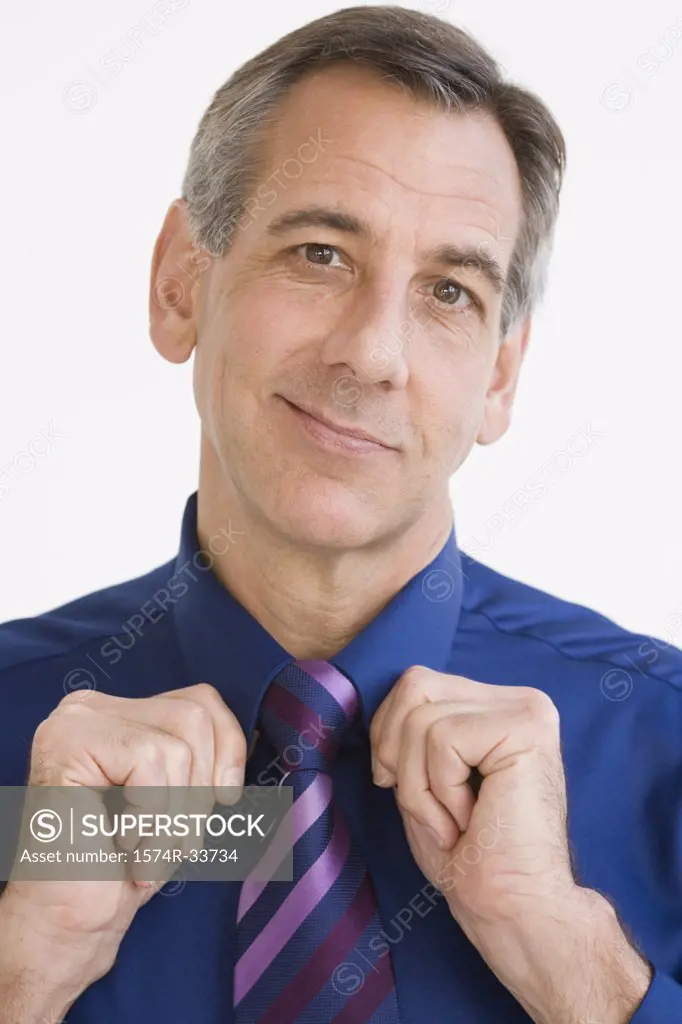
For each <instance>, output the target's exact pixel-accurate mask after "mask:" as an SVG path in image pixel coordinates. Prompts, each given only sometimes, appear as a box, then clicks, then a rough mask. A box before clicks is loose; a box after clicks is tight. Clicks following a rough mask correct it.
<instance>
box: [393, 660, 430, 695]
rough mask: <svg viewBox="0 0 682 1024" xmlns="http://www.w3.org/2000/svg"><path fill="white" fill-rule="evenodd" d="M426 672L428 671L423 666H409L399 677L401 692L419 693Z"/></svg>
mask: <svg viewBox="0 0 682 1024" xmlns="http://www.w3.org/2000/svg"><path fill="white" fill-rule="evenodd" d="M427 671H428V669H425V668H424V667H423V665H411V666H410V668H408V670H407V671H406V672H404V673H403V675H402V677H401V680H400V684H399V685H400V688H401V690H403V691H404V692H405V693H408V694H413V693H417V692H421V690H422V689H423V686H424V678H425V675H426V672H427Z"/></svg>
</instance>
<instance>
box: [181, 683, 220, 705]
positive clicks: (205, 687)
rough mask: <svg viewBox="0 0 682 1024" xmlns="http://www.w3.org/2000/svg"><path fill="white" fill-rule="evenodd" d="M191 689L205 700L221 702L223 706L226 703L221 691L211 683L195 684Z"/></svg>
mask: <svg viewBox="0 0 682 1024" xmlns="http://www.w3.org/2000/svg"><path fill="white" fill-rule="evenodd" d="M189 689H190V690H193V691H194V692H195V693H197V694H199V695H200V696H203V697H204V698H205V699H208V700H212V701H216V702H218V701H219V702H220V703H221V704H222V703H224V702H223V698H222V697H221V696H220V692H219V690H217V689H216V687H215V686H213V685H212V684H211V683H195V684H194V686H190V687H189Z"/></svg>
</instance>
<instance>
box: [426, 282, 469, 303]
mask: <svg viewBox="0 0 682 1024" xmlns="http://www.w3.org/2000/svg"><path fill="white" fill-rule="evenodd" d="M433 294H434V295H435V296H436V298H437V299H438V301H439V302H444V303H446V304H447V305H448V306H454V305H455V304H456V302H457V299H458V298H459V297H460V296H461V295H467V292H466V289H464V288H462V286H461V285H460V284H457V282H456V281H451V280H449V279H446V280H443V281H439V282H438V284H437V285H435V287H434V289H433Z"/></svg>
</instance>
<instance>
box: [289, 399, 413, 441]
mask: <svg viewBox="0 0 682 1024" xmlns="http://www.w3.org/2000/svg"><path fill="white" fill-rule="evenodd" d="M277 397H278V398H281V399H282V401H283V402H284V403H285V405H287V406H288V407H289V409H290V410H291V411H292V412H293V413H294V415H295V416H296V418H297V420H298V422H299V423H300V425H301V426H302V427H303V428H304V429H305V430H306V431H307V433H308V434H309V436H312V437H313V438H314V440H316V441H318V442H319V443H320V444H322V445H323V446H325V447H327V448H333V449H336V450H337V451H342V452H349V453H354V454H369V453H372V452H375V453H376V452H391V451H395V450H396V449H395V448H394V447H393V445H389V444H386V443H385V442H383V441H381V440H379V438H377V437H376V436H375V435H374V434H370V433H369V432H368V431H366V430H363V429H361V428H358V427H351V426H345V425H341V424H338V423H334V421H333V420H331V419H328V418H327V417H326V416H325V415H324V413H320V412H317V411H316V410H312V409H306V408H303V407H302V406H300V405H296V404H295V403H294V402H290V401H289V399H288V398H284V396H283V395H278V396H277Z"/></svg>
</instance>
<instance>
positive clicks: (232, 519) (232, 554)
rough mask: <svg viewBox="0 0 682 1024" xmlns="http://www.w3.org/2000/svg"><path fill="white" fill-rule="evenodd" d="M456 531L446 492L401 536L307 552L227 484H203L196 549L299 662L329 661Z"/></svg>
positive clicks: (429, 560)
mask: <svg viewBox="0 0 682 1024" xmlns="http://www.w3.org/2000/svg"><path fill="white" fill-rule="evenodd" d="M451 529H452V506H451V503H450V499H449V495H448V494H447V492H446V493H445V495H444V496H443V500H441V502H440V504H439V506H438V507H434V508H433V509H432V510H431V509H429V510H427V511H426V512H425V513H424V515H422V516H421V517H420V518H419V519H418V520H417V521H416V522H414V523H412V524H408V525H407V526H406V527H405V528H404V529H403V530H402V532H398V533H395V534H392V535H391V536H390V537H387V538H384V539H382V540H381V541H377V542H375V543H373V544H371V545H367V546H365V547H362V548H354V549H351V550H340V549H330V548H319V547H315V546H312V545H311V546H306V547H302V546H301V545H300V543H296V542H294V541H293V540H292V539H291V538H289V537H287V536H286V535H284V534H282V533H280V532H277V531H276V529H274V528H273V526H272V524H270V523H269V522H268V521H267V520H264V519H262V518H260V517H254V516H253V515H251V514H250V513H249V511H248V509H247V508H246V507H245V505H244V502H243V501H240V500H239V496H238V495H237V494H236V492H235V491H234V490H233V489H231V488H230V487H229V484H228V483H227V482H224V481H223V480H221V482H220V483H219V484H218V485H217V486H216V485H215V483H214V482H213V481H211V482H210V483H209V482H207V481H205V480H204V479H202V477H200V483H199V493H198V504H197V531H198V539H199V545H200V547H201V548H202V549H204V550H206V551H211V552H212V553H213V554H214V558H215V561H214V563H213V572H214V573H215V575H216V576H217V577H218V579H219V580H220V582H221V583H222V585H223V586H224V587H225V588H226V589H227V590H228V591H229V592H230V594H232V596H233V597H234V598H235V599H236V600H237V601H239V603H240V604H241V605H242V606H243V607H244V608H246V610H247V611H248V612H249V613H250V614H251V615H252V616H253V617H254V618H255V619H256V621H257V622H259V623H260V624H261V626H263V628H264V629H266V630H267V631H268V633H270V635H271V636H272V637H274V639H275V640H276V641H277V642H278V643H279V644H280V645H281V646H282V647H283V648H284V649H285V650H286V651H288V652H289V654H291V655H292V656H293V657H294V658H299V659H301V658H319V659H323V660H328V659H329V658H331V657H333V656H334V655H335V654H336V653H337V652H338V651H340V650H341V649H342V648H343V647H345V645H346V644H347V643H349V642H350V641H351V640H352V639H353V637H354V636H356V634H357V633H359V632H360V631H361V630H362V629H364V627H365V626H366V625H367V624H368V623H369V622H371V621H372V619H374V618H375V617H376V616H377V615H378V614H379V613H380V612H381V610H382V608H384V606H385V605H387V604H388V603H389V601H390V600H391V599H392V598H393V597H394V596H395V595H396V594H397V593H398V591H399V590H400V589H401V588H402V587H403V586H404V585H405V584H406V583H407V582H408V581H409V580H410V579H411V578H412V577H413V576H415V575H416V574H417V573H418V572H420V570H421V569H423V568H424V567H425V566H426V565H428V564H429V562H431V561H432V559H433V558H435V556H436V555H437V554H438V552H439V551H440V549H441V548H442V547H443V545H444V544H445V541H446V540H447V538H448V536H449V533H450V530H451Z"/></svg>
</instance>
